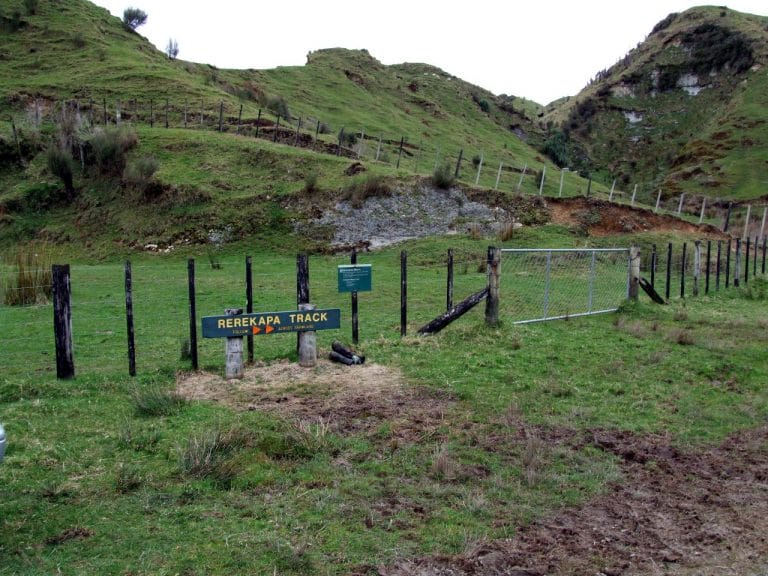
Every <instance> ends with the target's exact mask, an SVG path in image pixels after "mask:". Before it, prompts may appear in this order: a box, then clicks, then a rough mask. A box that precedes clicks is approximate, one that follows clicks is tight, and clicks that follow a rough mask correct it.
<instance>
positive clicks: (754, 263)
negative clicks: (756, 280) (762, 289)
mask: <svg viewBox="0 0 768 576" xmlns="http://www.w3.org/2000/svg"><path fill="white" fill-rule="evenodd" d="M752 246H753V248H752V251H753V252H754V258H753V260H752V276H757V252H758V248H759V247H760V238H759V237H758V236H755V243H754V244H753V245H752Z"/></svg>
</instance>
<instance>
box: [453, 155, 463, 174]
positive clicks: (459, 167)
mask: <svg viewBox="0 0 768 576" xmlns="http://www.w3.org/2000/svg"><path fill="white" fill-rule="evenodd" d="M463 157H464V149H463V148H462V149H461V150H459V159H458V160H456V170H454V172H453V177H454V178H456V179H457V180H458V178H459V173H460V172H461V159H462V158H463Z"/></svg>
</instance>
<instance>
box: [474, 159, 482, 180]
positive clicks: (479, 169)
mask: <svg viewBox="0 0 768 576" xmlns="http://www.w3.org/2000/svg"><path fill="white" fill-rule="evenodd" d="M482 171H483V154H480V162H478V164H477V176H475V186H477V185H479V184H480V174H481V173H482Z"/></svg>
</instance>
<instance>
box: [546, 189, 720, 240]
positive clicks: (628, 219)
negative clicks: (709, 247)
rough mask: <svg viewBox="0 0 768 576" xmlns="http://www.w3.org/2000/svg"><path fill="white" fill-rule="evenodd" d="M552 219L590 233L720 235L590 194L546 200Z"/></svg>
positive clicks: (709, 228)
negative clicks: (592, 196)
mask: <svg viewBox="0 0 768 576" xmlns="http://www.w3.org/2000/svg"><path fill="white" fill-rule="evenodd" d="M547 204H548V207H549V209H550V213H551V215H552V222H554V223H555V224H562V225H566V226H580V227H582V228H584V230H585V232H587V233H588V234H589V235H590V236H609V235H614V234H630V233H636V232H648V231H665V232H666V231H668V232H681V233H685V234H702V233H705V234H707V235H708V236H712V237H716V238H719V237H723V234H722V232H720V231H719V230H718V229H717V228H714V227H713V226H710V225H698V224H692V223H690V222H686V221H685V220H680V219H679V218H675V217H673V216H667V215H664V214H655V213H653V212H651V211H650V210H645V209H641V208H633V207H631V206H624V205H621V204H614V203H612V202H607V201H605V200H596V199H592V198H564V199H548V200H547Z"/></svg>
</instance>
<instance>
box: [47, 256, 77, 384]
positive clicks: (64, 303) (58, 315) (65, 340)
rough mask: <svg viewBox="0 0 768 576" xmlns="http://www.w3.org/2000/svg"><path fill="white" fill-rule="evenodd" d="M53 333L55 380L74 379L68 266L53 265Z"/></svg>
mask: <svg viewBox="0 0 768 576" xmlns="http://www.w3.org/2000/svg"><path fill="white" fill-rule="evenodd" d="M51 271H52V276H53V278H52V280H53V294H52V296H53V333H54V338H55V342H56V378H59V379H62V380H67V379H69V378H74V377H75V357H74V352H73V347H72V292H71V285H70V277H69V264H62V265H59V264H54V265H53V267H52V270H51Z"/></svg>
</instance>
